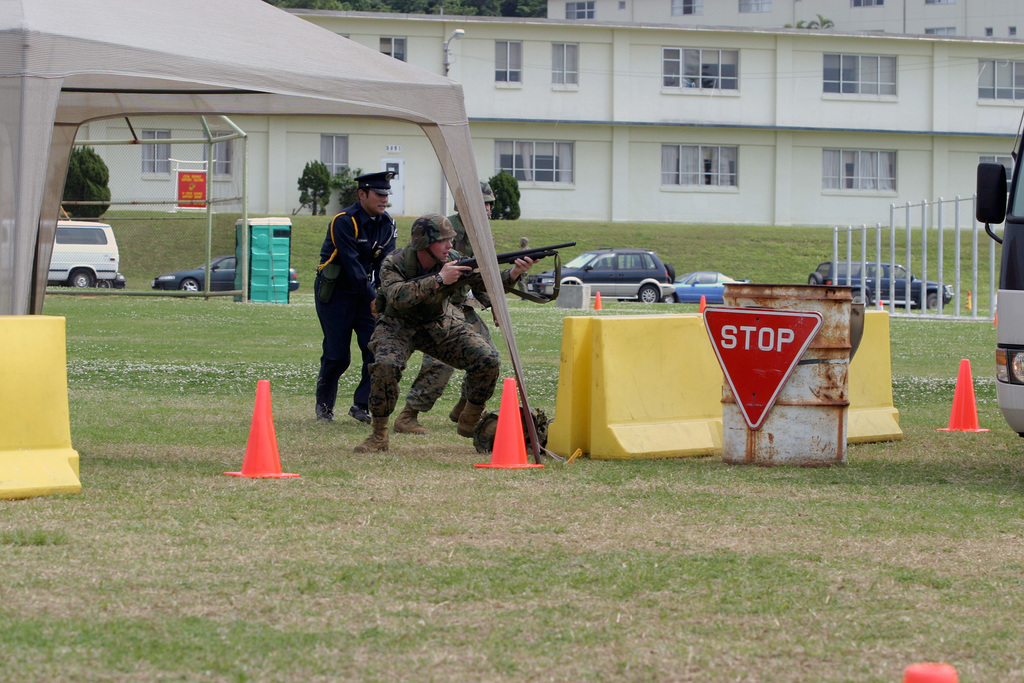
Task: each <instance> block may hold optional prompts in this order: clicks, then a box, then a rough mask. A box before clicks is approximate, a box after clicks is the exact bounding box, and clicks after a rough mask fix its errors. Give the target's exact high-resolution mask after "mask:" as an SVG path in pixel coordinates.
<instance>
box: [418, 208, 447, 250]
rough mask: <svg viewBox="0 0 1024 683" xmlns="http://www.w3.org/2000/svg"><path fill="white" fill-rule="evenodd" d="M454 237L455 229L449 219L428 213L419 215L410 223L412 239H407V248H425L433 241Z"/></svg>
mask: <svg viewBox="0 0 1024 683" xmlns="http://www.w3.org/2000/svg"><path fill="white" fill-rule="evenodd" d="M453 237H455V229H454V228H453V227H452V224H451V221H449V220H448V219H447V218H445V217H444V216H441V215H438V214H436V213H430V214H427V215H426V216H420V217H419V218H417V219H416V221H415V222H414V223H413V224H412V239H411V240H409V248H410V249H412V250H413V251H419V250H420V249H427V248H429V247H430V245H431V244H433V243H434V242H440V241H441V240H448V239H452V238H453Z"/></svg>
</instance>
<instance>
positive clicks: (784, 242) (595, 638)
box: [0, 224, 1024, 682]
mask: <svg viewBox="0 0 1024 683" xmlns="http://www.w3.org/2000/svg"><path fill="white" fill-rule="evenodd" d="M523 225H525V224H516V225H515V231H510V232H509V234H507V235H504V234H501V235H499V236H498V246H499V248H512V246H514V242H516V241H518V237H519V232H520V231H521V230H520V228H521V227H523ZM539 229H540V228H539V227H538V228H537V230H539ZM621 229H622V228H621V227H617V226H616V227H609V228H608V232H607V233H602V228H600V227H599V226H598V227H595V229H594V231H593V233H591V231H590V230H589V226H587V229H586V230H581V229H580V228H579V227H578V226H577V227H576V229H575V231H574V230H573V228H572V227H571V226H565V227H564V229H563V227H562V226H555V228H554V229H552V230H550V231H545V232H544V234H543V235H538V236H536V237H534V236H531V242H536V243H541V244H543V243H551V242H558V241H562V240H563V238H564V237H565V236H567V235H572V234H573V233H574V232H575V233H576V234H579V233H581V232H586V234H587V237H586V238H585V239H586V241H587V244H586V245H581V246H586V247H590V246H597V245H596V244H591V242H597V243H603V242H604V239H605V236H606V235H607V236H608V239H617V238H618V237H617V235H618V233H615V235H613V234H612V232H611V231H612V230H616V231H618V230H621ZM311 230H312V228H311ZM634 230H635V231H636V232H637V237H638V240H639V239H640V238H641V237H643V236H644V235H648V234H649V235H650V236H649V239H651V240H653V241H654V242H656V243H657V244H658V245H659V246H658V250H659V252H661V251H666V250H667V249H666V248H664V247H662V246H661V245H663V244H669V243H673V244H675V242H673V240H676V239H679V240H682V241H681V242H680V245H682V243H683V242H685V240H684V238H683V237H676V236H672V235H666V234H664V233H666V232H669V231H671V230H672V228H671V227H658V226H655V227H648V226H645V227H642V228H635V229H634ZM737 230H739V229H737ZM296 232H298V229H297V230H296ZM317 232H319V230H317ZM683 232H684V233H685V231H683ZM820 232H821V233H824V235H825V236H826V238H823V239H825V243H826V244H827V235H828V231H820ZM593 234H598V235H599V237H593ZM572 238H573V237H571V236H570V237H569V239H572ZM299 239H300V238H298V237H297V238H296V240H295V241H296V243H297V244H298V243H299ZM301 239H305V238H301ZM645 239H646V238H645ZM758 239H759V240H761V242H762V243H761V244H759V245H758V247H757V253H758V254H759V256H758V258H757V259H756V264H752V265H751V267H750V269H749V270H747V271H746V272H745V273H740V274H743V275H750V274H751V273H754V272H759V273H762V275H761V276H760V277H756V278H755V279H764V280H766V281H801V280H797V279H789V280H785V279H783V278H784V277H785V275H786V274H787V273H788V272H790V270H792V272H793V273H794V278H795V274H796V273H797V272H799V273H800V274H802V275H803V277H804V278H806V273H805V272H804V271H805V270H806V262H807V259H806V258H805V257H804V256H801V257H800V258H796V257H792V258H790V257H789V256H786V258H785V259H784V260H785V263H783V262H781V261H779V260H776V261H775V262H774V263H772V262H771V261H770V259H780V258H781V257H779V256H776V255H778V254H787V253H788V252H787V249H792V250H793V251H794V252H795V251H800V250H804V251H806V252H807V254H806V256H808V257H809V256H810V254H811V253H812V252H813V253H814V257H813V258H810V259H809V260H810V261H815V260H816V259H818V255H817V252H816V251H813V250H814V249H816V248H817V247H816V246H815V245H816V238H815V233H814V231H811V230H807V231H806V232H805V231H803V230H794V231H790V230H788V229H779V230H777V231H764V232H763V233H762V234H760V235H759V236H758ZM722 242H724V240H716V241H702V240H695V241H694V242H693V243H692V244H688V245H687V246H685V247H684V246H679V247H678V248H679V249H680V251H678V252H673V256H672V257H671V258H674V259H675V260H676V262H677V268H679V267H680V266H679V262H680V261H681V260H682V259H683V258H690V259H691V260H697V257H695V256H692V255H691V256H686V255H687V254H700V260H701V262H705V260H707V261H709V262H714V263H722V264H724V265H723V268H722V269H723V270H726V272H729V271H730V270H732V268H731V267H730V266H735V265H736V263H737V262H736V261H735V260H734V259H735V257H730V256H727V255H724V254H725V252H727V251H730V250H733V251H735V253H736V254H739V247H738V246H737V245H734V244H723V243H722ZM304 244H305V246H303V247H302V249H303V250H304V251H303V254H302V255H301V259H302V260H306V261H310V260H312V259H315V255H312V256H311V255H310V254H308V253H305V251H306V250H308V249H310V248H312V249H314V250H315V249H317V248H318V246H319V238H318V237H310V238H309V240H307V242H306V243H304ZM309 244H314V246H313V247H309V246H308V245H309ZM686 249H690V250H693V251H686ZM720 252H721V253H720ZM675 254H679V256H676V255H675ZM749 254H750V245H749V244H748V245H747V251H746V256H745V258H747V259H748V260H749ZM760 255H772V256H764V257H763V258H762V257H761V256H760ZM296 256H297V257H298V256H299V254H298V252H296ZM762 261H764V262H762ZM789 261H792V262H793V264H790V263H789ZM794 264H795V265H794ZM300 272H301V271H300ZM807 272H809V271H807ZM510 308H511V313H512V319H513V323H514V325H515V330H516V339H517V342H518V346H519V348H520V350H521V353H522V359H523V363H524V366H525V368H526V377H527V383H528V388H529V390H530V395H531V398H532V400H533V402H534V403H535V405H537V406H538V407H540V408H543V409H544V410H545V411H546V412H547V413H548V415H549V416H550V415H553V413H554V401H555V393H556V390H557V386H558V376H557V373H558V358H559V346H560V341H561V339H560V335H561V325H562V320H563V318H564V317H565V315H567V312H566V311H564V310H560V309H557V308H555V307H553V306H545V307H538V306H534V305H531V304H527V303H523V302H518V301H513V302H511V303H510ZM695 308H696V307H695V306H669V305H655V306H650V307H645V306H642V305H640V304H631V303H618V302H606V303H605V307H604V310H603V311H602V312H600V313H596V312H590V313H587V315H622V314H631V313H664V314H670V313H674V312H680V311H688V312H689V311H694V310H695ZM45 313H47V314H50V315H60V316H65V317H66V320H67V332H68V380H69V390H70V392H69V397H70V407H71V421H72V424H71V428H72V438H73V445H74V447H75V448H76V449H77V450H78V451H79V453H80V454H81V480H82V493H81V494H80V495H56V496H47V497H41V498H35V499H29V500H23V501H0V565H2V566H3V568H4V571H3V573H4V580H3V582H2V584H0V623H2V624H3V626H2V628H0V665H2V670H3V672H4V673H3V677H4V679H5V680H10V681H43V680H46V681H51V680H55V681H61V680H63V681H151V680H164V681H179V680H180V681H310V680H320V681H328V680H397V679H405V680H566V679H571V680H635V681H647V680H679V681H723V680H729V681H898V680H901V677H902V672H903V669H904V668H905V667H906V666H907V665H908V664H910V663H913V662H918V661H948V662H950V663H952V664H953V665H954V666H956V668H957V670H958V672H959V674H960V680H961V681H965V682H968V681H997V680H998V681H1008V680H1021V679H1022V678H1024V654H1022V653H1024V633H1022V632H1021V630H1020V629H1019V628H1017V626H1016V624H1017V621H1018V620H1019V615H1020V613H1021V610H1022V608H1024V590H1022V589H1024V585H1022V584H1024V495H1022V494H1024V458H1022V451H1024V445H1022V442H1021V440H1020V438H1019V437H1018V436H1017V435H1016V434H1013V433H1012V432H1010V431H1009V430H1008V429H1007V428H1006V426H1005V424H1004V423H1003V422H1002V419H1001V417H1000V415H999V412H998V409H997V407H996V404H995V390H994V382H993V380H992V379H991V374H992V373H991V366H992V361H991V359H992V349H993V347H994V345H995V330H994V328H993V327H992V325H991V324H986V323H965V322H945V321H944V322H935V321H921V320H894V321H893V323H892V328H891V333H892V357H893V373H894V378H893V387H894V394H895V403H896V406H897V407H898V408H899V409H900V413H901V426H902V427H903V430H904V439H903V440H902V441H899V442H894V443H880V444H865V445H854V446H851V447H850V449H849V456H848V464H847V465H846V466H844V467H834V468H823V469H801V468H770V469H766V468H756V467H735V466H727V465H724V464H723V463H722V462H721V460H720V459H719V458H714V457H711V458H688V459H676V460H664V461H627V462H613V461H596V460H595V461H591V460H588V459H582V460H577V461H576V462H574V463H573V464H572V465H564V464H559V463H550V464H548V466H546V467H545V468H544V469H542V470H529V471H490V470H480V469H477V468H474V467H472V463H476V462H482V461H485V460H486V456H481V455H480V454H477V453H476V452H475V451H474V450H473V448H472V446H471V445H469V444H468V442H467V441H466V440H464V439H460V438H459V437H458V436H456V435H455V431H454V427H453V425H451V423H450V422H448V421H447V418H446V413H447V409H448V407H449V406H450V405H451V404H452V403H453V402H454V399H455V391H456V388H455V387H454V386H452V387H449V390H448V392H447V394H446V395H445V397H444V398H443V399H442V402H441V405H439V407H438V409H436V410H435V411H433V412H431V413H429V414H427V415H426V416H425V419H424V420H423V421H424V423H425V425H426V426H427V427H428V428H429V429H431V432H432V433H431V434H430V435H427V436H413V435H395V436H393V437H392V448H391V451H390V452H389V453H387V454H376V455H362V456H357V455H354V454H352V452H351V449H352V447H353V446H354V445H356V444H357V443H359V442H360V441H361V440H362V439H363V438H364V437H365V435H366V434H367V428H366V427H365V426H363V425H361V424H358V423H356V422H355V421H353V420H350V419H348V418H343V419H341V420H339V421H338V422H337V423H334V424H321V423H317V422H316V421H315V420H313V419H312V415H313V406H312V388H313V383H314V381H315V376H316V369H317V363H318V357H319V344H320V334H319V328H318V325H317V322H316V316H315V314H314V311H313V305H312V299H311V296H310V294H308V290H305V291H303V290H300V292H299V293H298V294H297V295H296V296H295V297H294V299H293V303H291V304H289V305H273V304H249V305H241V304H236V303H234V302H232V301H230V300H225V299H217V300H212V301H202V300H196V299H190V300H167V299H154V298H144V299H140V298H134V299H126V298H117V297H96V298H83V297H61V296H50V297H48V298H47V301H46V306H45ZM961 358H968V359H970V360H971V363H972V367H973V370H974V374H975V390H976V393H977V404H978V411H979V416H980V420H981V423H982V426H983V427H988V428H990V429H991V431H990V432H986V433H979V434H968V433H947V432H937V431H936V428H937V427H942V426H945V425H946V423H947V421H948V419H949V409H950V405H951V402H952V397H953V391H954V387H955V379H956V373H957V367H958V364H959V360H960V359H961ZM416 363H417V358H416V357H414V359H413V361H412V362H411V363H410V367H411V368H415V367H418V365H417V364H416ZM506 367H508V366H506ZM407 374H408V375H411V374H412V370H410V372H409V373H407ZM354 375H355V373H354V372H353V371H350V372H349V373H347V374H346V376H345V377H344V378H343V382H342V387H341V389H340V394H341V396H346V395H350V394H351V391H352V389H353V388H354V379H355V377H354ZM258 379H269V380H270V381H271V384H272V396H273V411H274V423H275V427H276V433H277V440H278V444H279V448H280V452H281V459H282V465H283V468H284V471H286V472H295V473H299V474H301V477H300V478H298V479H289V480H249V479H241V478H236V477H227V476H224V475H223V474H222V473H223V472H225V471H229V470H237V469H238V468H239V467H240V466H241V463H242V457H243V453H244V450H245V444H246V440H247V436H248V430H249V423H250V419H251V416H252V408H253V400H254V397H255V385H256V381H257V380H258ZM650 379H651V381H652V382H656V381H657V379H658V378H650ZM410 380H411V376H410V377H406V379H405V380H403V389H404V388H405V387H407V386H408V384H409V381H410ZM453 385H454V383H453ZM498 398H499V397H498V396H495V398H494V399H493V400H492V407H494V408H496V407H497V402H498ZM554 418H555V419H556V420H557V419H558V416H557V415H554Z"/></svg>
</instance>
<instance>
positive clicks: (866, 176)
mask: <svg viewBox="0 0 1024 683" xmlns="http://www.w3.org/2000/svg"><path fill="white" fill-rule="evenodd" d="M821 186H822V188H824V189H826V190H883V191H887V192H888V191H894V190H895V189H896V152H878V151H869V150H861V149H825V150H822V154H821Z"/></svg>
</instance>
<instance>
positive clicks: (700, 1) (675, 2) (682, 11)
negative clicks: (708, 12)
mask: <svg viewBox="0 0 1024 683" xmlns="http://www.w3.org/2000/svg"><path fill="white" fill-rule="evenodd" d="M686 14H704V0H672V16H673V17H681V16H683V15H686Z"/></svg>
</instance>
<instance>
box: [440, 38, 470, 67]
mask: <svg viewBox="0 0 1024 683" xmlns="http://www.w3.org/2000/svg"><path fill="white" fill-rule="evenodd" d="M464 35H466V32H465V31H463V30H462V29H461V28H457V29H455V30H454V31H452V34H451V36H449V37H448V40H446V41H444V46H443V47H442V50H443V51H444V61H443V64H444V75H445V76H447V75H448V67H450V66H451V65H452V53H451V50H449V49H448V45H449V44H450V43H451V42H452V41H453V40H460V39H461V38H462V36H464Z"/></svg>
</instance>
